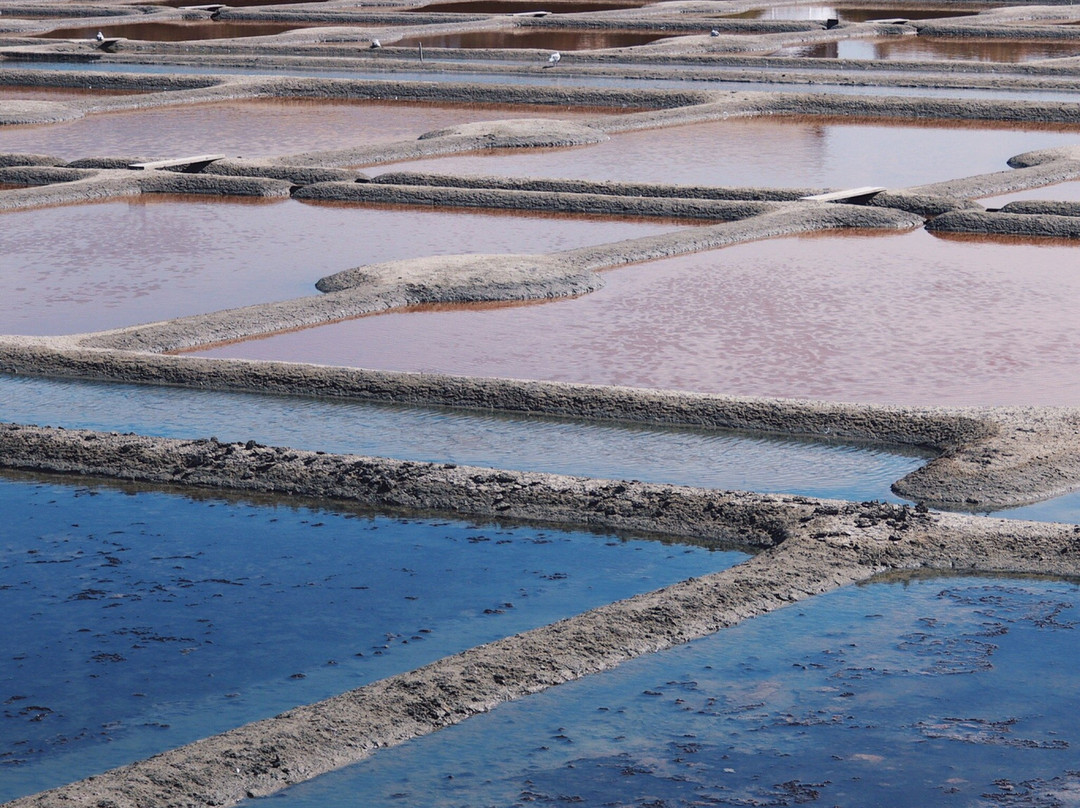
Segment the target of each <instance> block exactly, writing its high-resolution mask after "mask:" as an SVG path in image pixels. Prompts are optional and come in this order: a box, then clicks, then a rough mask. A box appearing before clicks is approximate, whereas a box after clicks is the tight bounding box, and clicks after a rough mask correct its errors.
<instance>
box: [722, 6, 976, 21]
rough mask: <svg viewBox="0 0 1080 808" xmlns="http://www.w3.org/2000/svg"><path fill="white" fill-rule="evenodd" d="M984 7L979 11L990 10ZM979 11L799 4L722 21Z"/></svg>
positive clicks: (934, 16)
mask: <svg viewBox="0 0 1080 808" xmlns="http://www.w3.org/2000/svg"><path fill="white" fill-rule="evenodd" d="M993 7H994V6H990V5H986V6H981V8H993ZM977 13H978V11H969V10H965V9H964V7H963V5H961V4H957V6H955V7H952V8H950V7H948V6H941V7H938V8H933V7H927V6H924V5H914V6H912V5H907V4H905V3H897V4H895V5H885V6H823V5H814V4H800V5H791V6H770V7H768V8H756V9H753V10H752V11H743V12H740V13H738V14H725V15H724V16H725V17H730V18H732V19H743V20H829V19H833V20H840V21H841V22H866V21H867V20H887V19H895V18H898V17H902V18H904V19H907V20H932V19H938V18H939V17H968V16H971V15H974V14H977Z"/></svg>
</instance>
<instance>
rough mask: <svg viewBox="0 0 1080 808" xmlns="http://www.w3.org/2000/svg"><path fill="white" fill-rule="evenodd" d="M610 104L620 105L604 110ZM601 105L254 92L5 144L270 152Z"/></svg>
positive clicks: (144, 151)
mask: <svg viewBox="0 0 1080 808" xmlns="http://www.w3.org/2000/svg"><path fill="white" fill-rule="evenodd" d="M603 112H608V113H610V112H613V111H612V110H604V111H603ZM598 114H601V113H600V111H598V110H595V109H581V108H575V109H567V108H565V107H541V106H514V107H508V106H493V105H456V106H452V105H443V104H417V103H408V104H405V103H395V102H392V101H385V102H383V101H329V100H306V99H252V100H248V101H223V102H216V103H207V104H185V105H177V106H171V107H157V108H153V109H144V110H133V111H125V112H110V113H99V114H95V115H88V116H86V117H84V118H80V119H78V120H74V121H67V122H63V123H56V124H48V125H41V126H5V127H0V152H5V151H12V152H18V151H25V152H35V153H44V154H51V155H55V156H58V157H63V158H65V159H76V158H79V157H87V156H91V155H124V156H138V157H146V158H148V159H150V158H167V157H175V156H177V155H179V154H198V153H201V152H206V153H224V154H228V155H229V156H244V157H265V156H270V155H278V154H295V153H298V152H306V151H313V150H318V149H338V148H347V147H350V146H361V145H365V144H370V143H385V142H391V141H395V140H403V139H411V138H416V137H418V136H419V135H421V134H423V133H424V132H428V131H431V130H433V129H441V128H444V127H447V126H453V125H455V124H461V123H469V122H473V121H488V120H499V119H502V118H570V119H575V118H578V119H582V118H595V117H596V116H597V115H598Z"/></svg>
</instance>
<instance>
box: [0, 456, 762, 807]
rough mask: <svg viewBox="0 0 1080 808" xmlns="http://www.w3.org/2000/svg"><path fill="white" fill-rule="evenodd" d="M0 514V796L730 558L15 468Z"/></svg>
mask: <svg viewBox="0 0 1080 808" xmlns="http://www.w3.org/2000/svg"><path fill="white" fill-rule="evenodd" d="M0 503H2V512H3V514H4V524H5V528H4V532H3V535H2V537H0V610H2V613H3V614H4V619H5V622H6V624H7V629H6V633H5V638H4V648H3V651H4V652H3V654H2V655H0V705H2V706H0V765H2V766H3V771H4V776H3V778H0V802H2V801H6V800H8V799H13V798H15V797H18V796H20V795H24V794H30V793H34V792H36V791H39V790H42V789H46V788H51V787H55V786H59V785H62V784H64V783H67V782H70V781H73V780H76V779H79V778H82V777H86V776H88V775H92V774H95V773H98V772H102V771H104V770H106V769H108V768H111V767H114V766H117V765H120V764H123V763H127V762H131V761H135V760H139V759H142V758H145V757H147V756H149V755H152V754H155V753H157V752H161V751H164V750H166V749H170V748H172V747H175V746H177V745H180V744H183V743H188V742H190V741H194V740H196V739H198V738H201V737H205V736H207V735H210V734H213V733H216V732H221V731H224V730H226V729H230V728H232V727H235V726H239V725H241V724H244V723H246V722H249V721H252V720H256V719H260V718H266V717H269V716H271V715H275V714H277V713H278V712H281V711H283V710H285V709H288V708H290V707H293V706H296V705H299V704H305V703H309V702H312V701H316V700H318V699H322V698H326V697H328V696H331V695H334V694H337V693H340V692H343V691H345V690H348V689H351V688H354V687H358V686H360V685H363V684H366V683H369V682H372V681H375V680H377V679H381V678H384V677H386V676H388V675H392V674H395V673H400V672H404V671H408V670H412V669H414V668H416V667H419V666H421V665H424V664H426V663H428V662H432V661H434V660H437V659H440V658H442V657H444V656H446V655H449V654H453V653H456V652H458V651H462V650H464V649H466V648H470V647H473V646H475V645H477V644H480V643H483V642H489V641H492V640H495V639H499V638H502V637H505V636H509V635H511V634H515V633H517V632H520V631H524V630H527V629H529V628H532V627H536V626H542V625H546V624H548V623H551V622H553V621H555V620H558V619H560V618H563V617H567V616H570V615H574V614H577V613H579V612H582V611H586V610H588V609H590V608H592V607H595V606H598V605H601V604H606V603H609V602H612V601H615V600H619V599H622V598H625V597H628V596H630V595H633V594H636V593H638V592H646V591H650V590H653V589H656V588H658V587H661V586H664V585H666V584H670V583H674V582H677V581H680V580H684V579H685V578H688V577H692V576H698V575H702V574H706V573H709V572H713V571H716V570H719V569H723V568H725V567H728V566H731V565H732V564H735V563H737V562H738V561H740V560H742V559H744V558H745V557H746V556H745V555H744V554H742V553H737V552H725V551H708V550H705V549H701V548H695V547H689V546H682V545H666V544H663V543H660V542H657V541H643V540H635V539H627V538H625V537H616V536H612V535H604V534H589V533H583V532H565V531H560V530H552V529H540V528H535V527H530V528H526V527H515V526H509V525H497V524H470V523H466V522H460V521H445V520H438V521H432V520H430V519H415V518H402V517H387V516H380V515H377V514H371V513H365V512H360V511H357V512H351V511H350V510H348V509H347V508H346V509H342V508H327V507H325V506H321V505H320V506H318V507H312V506H305V505H300V504H295V503H286V502H274V501H272V500H265V501H261V502H251V501H245V500H232V499H227V498H225V497H223V496H222V495H218V494H207V493H203V494H198V495H196V496H194V497H192V496H180V495H177V494H172V493H163V492H159V491H153V490H140V489H138V488H129V487H125V486H113V485H110V484H99V483H92V484H82V485H71V484H66V483H62V482H56V481H55V480H45V479H35V478H33V477H29V476H26V475H16V476H3V477H0ZM283 649H287V652H283Z"/></svg>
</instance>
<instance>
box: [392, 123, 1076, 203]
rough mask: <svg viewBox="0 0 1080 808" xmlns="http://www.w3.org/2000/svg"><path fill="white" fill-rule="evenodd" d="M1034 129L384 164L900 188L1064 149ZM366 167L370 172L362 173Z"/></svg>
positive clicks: (630, 140) (797, 137) (677, 133)
mask: <svg viewBox="0 0 1080 808" xmlns="http://www.w3.org/2000/svg"><path fill="white" fill-rule="evenodd" d="M1077 142H1080V130H1077V129H1075V128H1073V129H1069V128H1067V127H1057V128H1055V127H1048V126H1039V125H1028V126H1004V125H987V124H983V123H978V124H959V123H956V124H949V123H941V122H926V123H915V124H912V123H903V124H902V123H888V124H883V123H873V122H852V121H842V120H837V119H829V118H759V119H741V120H734V119H732V120H725V121H712V122H709V123H701V124H692V125H688V126H678V127H671V128H667V129H664V130H662V135H661V131H657V130H646V131H639V132H627V133H623V134H618V135H613V136H612V137H611V139H610V140H609V141H606V142H604V143H599V144H597V145H594V146H588V147H585V148H580V149H568V150H549V151H541V152H530V153H517V152H512V153H511V152H500V153H489V154H487V155H463V156H458V157H440V158H434V159H429V160H419V161H415V162H411V163H399V164H396V165H394V166H393V167H392V170H394V171H398V170H406V169H407V170H416V171H430V172H437V173H448V174H454V173H459V174H502V175H510V176H524V177H569V178H575V179H589V180H619V181H625V182H662V183H674V184H685V185H719V186H725V185H728V186H730V185H741V186H750V187H762V186H764V187H835V188H855V187H859V186H864V185H883V186H886V187H890V188H901V187H910V186H913V185H919V184H923V183H930V182H941V181H943V180H947V179H954V178H958V177H968V176H974V175H976V174H984V173H987V172H991V171H1002V170H1005V169H1006V168H1007V165H1006V161H1007V160H1008V159H1009V158H1010V157H1012V156H1013V155H1016V154H1020V153H1021V152H1026V151H1032V150H1035V149H1044V148H1052V147H1055V146H1066V145H1073V144H1076V143H1077ZM372 173H375V172H372Z"/></svg>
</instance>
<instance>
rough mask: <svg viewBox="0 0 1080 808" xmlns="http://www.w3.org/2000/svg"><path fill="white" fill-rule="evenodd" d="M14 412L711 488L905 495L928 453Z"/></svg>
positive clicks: (26, 400) (538, 425) (28, 397)
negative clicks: (897, 485) (904, 481)
mask: <svg viewBox="0 0 1080 808" xmlns="http://www.w3.org/2000/svg"><path fill="white" fill-rule="evenodd" d="M0 412H2V413H3V418H4V419H5V420H7V421H13V422H17V423H37V424H48V425H51V426H63V427H66V428H69V429H71V428H86V429H100V430H105V431H117V432H128V431H132V432H138V433H140V434H148V435H160V436H163V437H178V438H199V437H202V438H206V437H209V436H211V435H213V436H214V437H217V438H218V439H220V440H223V441H247V440H251V439H254V440H257V441H258V442H260V443H264V444H269V445H272V446H289V447H292V448H299V449H308V450H318V451H329V452H349V453H356V454H368V455H376V456H380V457H394V458H398V459H401V460H423V461H430V462H454V463H459V464H464V465H478V466H490V467H495V468H509V469H518V470H522V471H546V472H552V473H558V474H580V475H584V476H589V477H604V478H615V479H628V480H629V479H636V480H644V481H647V482H660V483H677V484H681V485H697V486H704V487H708V488H723V489H737V490H748V491H772V492H784V493H797V494H803V495H807V496H818V497H826V498H838V499H849V500H855V501H863V500H869V499H882V500H890V501H897V498H896V496H895V495H893V494H892V492H891V491H890V490H889V486H890V485H892V483H893V482H894V481H896V480H898V479H899V478H900V477H902V476H904V475H905V474H907V473H909V472H911V471H913V470H914V469H915V468H917V467H918V466H920V465H922V464H923V462H925V460H926V459H927V458H926V457H925V456H921V455H919V454H917V453H914V452H913V453H909V454H904V453H900V452H898V451H892V452H890V451H886V450H883V449H875V448H868V447H858V448H857V447H853V446H848V445H842V444H829V443H820V442H810V441H795V440H781V439H775V438H773V439H769V438H763V437H761V436H760V435H759V436H752V435H749V434H744V433H731V432H710V431H704V430H690V429H664V428H662V427H645V426H638V425H632V424H618V423H598V422H588V421H572V420H561V419H560V420H556V419H546V418H537V417H528V416H524V415H510V414H495V413H484V412H475V411H465V410H450V409H419V408H405V407H388V406H377V405H370V404H358V403H352V402H344V401H337V402H335V401H330V400H325V399H323V400H317V399H302V398H286V397H277V396H261V395H252V394H230V393H216V392H212V391H200V390H183V389H177V388H166V387H139V386H135V385H120V384H99V383H79V382H69V381H59V380H48V379H34V378H28V377H13V376H3V375H0Z"/></svg>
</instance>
